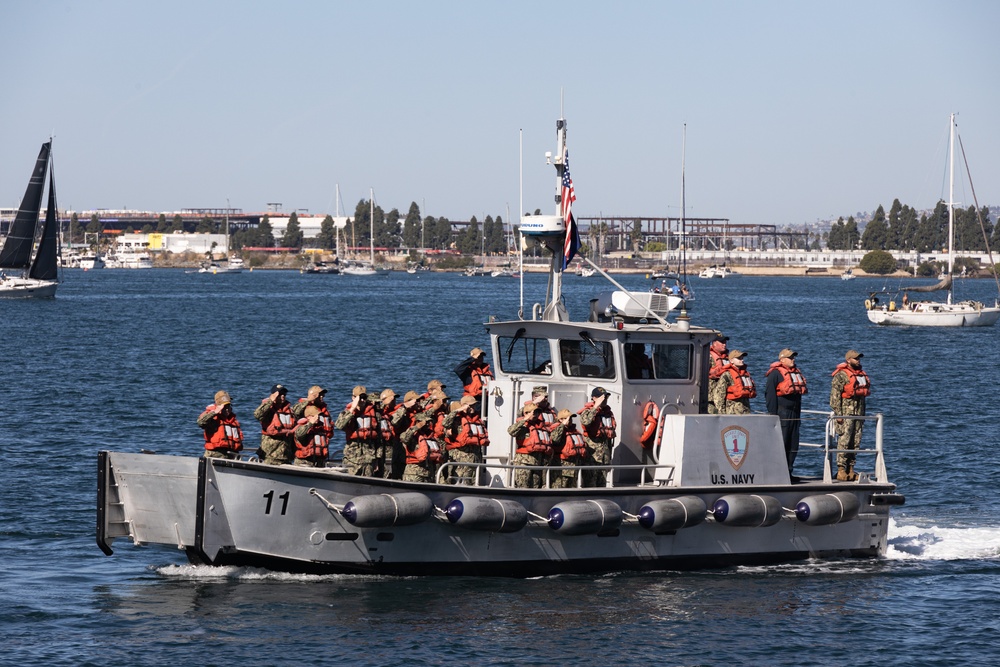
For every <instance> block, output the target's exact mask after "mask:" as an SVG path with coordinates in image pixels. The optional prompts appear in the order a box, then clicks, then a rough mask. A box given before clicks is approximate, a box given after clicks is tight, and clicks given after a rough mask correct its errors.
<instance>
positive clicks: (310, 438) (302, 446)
mask: <svg viewBox="0 0 1000 667" xmlns="http://www.w3.org/2000/svg"><path fill="white" fill-rule="evenodd" d="M306 438H307V439H306V441H305V443H303V442H302V441H300V440H299V439H298V438H296V439H295V458H297V459H308V458H313V457H317V456H319V457H323V458H326V457H327V456H328V455H329V453H330V438H329V437H327V435H326V433H324V432H323V425H322V424H321V423H319V422H316V424H315V425H314V426H313V427H312V428H311V429H310V430H309V433H308V434H307V435H306Z"/></svg>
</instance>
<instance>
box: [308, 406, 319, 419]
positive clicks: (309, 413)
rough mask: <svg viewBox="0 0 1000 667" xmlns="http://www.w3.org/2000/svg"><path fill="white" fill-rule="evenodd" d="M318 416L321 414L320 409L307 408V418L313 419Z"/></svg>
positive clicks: (314, 407)
mask: <svg viewBox="0 0 1000 667" xmlns="http://www.w3.org/2000/svg"><path fill="white" fill-rule="evenodd" d="M318 414H319V408H317V407H316V406H315V405H307V406H306V417H312V416H313V415H318Z"/></svg>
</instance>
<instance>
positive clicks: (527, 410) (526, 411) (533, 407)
mask: <svg viewBox="0 0 1000 667" xmlns="http://www.w3.org/2000/svg"><path fill="white" fill-rule="evenodd" d="M537 409H538V406H537V405H535V404H534V403H528V404H527V405H526V406H524V409H523V410H522V411H521V412H523V413H524V414H526V415H530V414H531V413H532V412H534V411H535V410H537Z"/></svg>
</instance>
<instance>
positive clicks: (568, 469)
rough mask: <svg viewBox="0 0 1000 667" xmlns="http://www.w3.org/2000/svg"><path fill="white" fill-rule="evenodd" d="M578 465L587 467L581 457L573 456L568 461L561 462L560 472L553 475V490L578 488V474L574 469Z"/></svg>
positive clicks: (584, 459) (585, 460)
mask: <svg viewBox="0 0 1000 667" xmlns="http://www.w3.org/2000/svg"><path fill="white" fill-rule="evenodd" d="M578 465H587V459H586V458H585V457H583V456H574V457H573V458H571V459H569V460H563V461H562V470H560V471H557V472H555V473H553V477H552V488H553V489H575V488H577V487H578V486H579V483H578V482H577V476H578V474H579V473H580V471H579V470H577V469H576V467H577V466H578ZM584 475H586V472H584Z"/></svg>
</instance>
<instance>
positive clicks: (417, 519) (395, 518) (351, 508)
mask: <svg viewBox="0 0 1000 667" xmlns="http://www.w3.org/2000/svg"><path fill="white" fill-rule="evenodd" d="M433 511H434V503H432V502H431V499H430V498H428V497H427V496H425V495H424V494H422V493H381V494H378V495H374V494H373V495H370V496H355V497H354V498H351V499H350V500H349V501H348V502H347V504H346V505H344V509H342V510H341V511H340V514H341V515H342V516H343V517H344V518H345V519H347V522H348V523H350V524H351V525H352V526H357V527H358V528H384V527H386V526H412V525H413V524H415V523H421V522H423V521H426V520H427V519H429V518H430V516H431V512H433Z"/></svg>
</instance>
